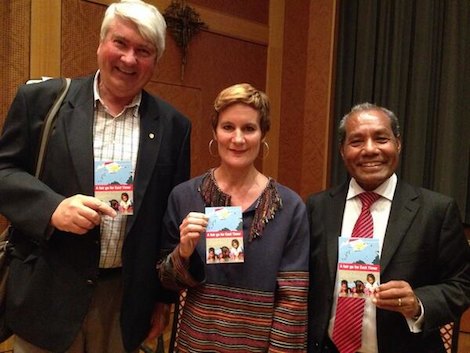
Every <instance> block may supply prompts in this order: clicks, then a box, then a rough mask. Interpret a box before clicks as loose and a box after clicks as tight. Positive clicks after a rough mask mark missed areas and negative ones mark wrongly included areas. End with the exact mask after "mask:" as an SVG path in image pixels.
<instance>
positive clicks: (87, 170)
mask: <svg viewBox="0 0 470 353" xmlns="http://www.w3.org/2000/svg"><path fill="white" fill-rule="evenodd" d="M61 119H62V120H63V123H64V135H65V138H66V141H67V144H68V148H69V151H70V157H71V160H72V164H73V166H74V169H75V173H76V179H77V180H78V182H79V185H80V188H81V190H82V193H83V194H85V195H94V175H93V173H94V163H93V77H92V76H91V77H90V78H89V79H87V80H86V81H84V82H83V83H79V84H78V87H76V88H73V87H71V88H70V93H69V95H68V97H67V98H66V102H65V104H64V108H63V109H62V110H61Z"/></svg>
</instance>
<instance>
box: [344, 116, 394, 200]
mask: <svg viewBox="0 0 470 353" xmlns="http://www.w3.org/2000/svg"><path fill="white" fill-rule="evenodd" d="M345 130H346V136H345V140H344V142H343V144H342V145H341V149H340V151H341V156H342V157H343V161H344V164H345V166H346V169H347V170H348V172H349V174H350V175H351V176H352V177H353V178H354V179H356V181H357V182H358V184H359V185H360V186H361V187H362V188H363V189H364V190H367V191H370V190H374V189H375V188H377V187H378V186H379V185H381V184H382V183H383V182H384V181H385V180H387V179H388V178H389V177H390V176H391V175H392V174H393V173H394V172H395V170H396V168H397V165H398V159H399V155H400V150H401V142H400V139H399V138H398V137H395V136H394V134H393V131H392V127H391V123H390V119H389V118H388V117H387V116H386V115H385V114H384V113H383V112H381V111H379V110H368V111H361V112H358V113H356V114H353V115H351V116H350V117H349V118H348V119H347V120H346V122H345Z"/></svg>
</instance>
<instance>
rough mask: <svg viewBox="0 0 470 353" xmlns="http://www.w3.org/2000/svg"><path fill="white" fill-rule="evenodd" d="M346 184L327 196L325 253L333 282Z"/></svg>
mask: <svg viewBox="0 0 470 353" xmlns="http://www.w3.org/2000/svg"><path fill="white" fill-rule="evenodd" d="M347 187H348V184H347V183H346V184H343V185H341V186H340V187H338V188H336V189H333V190H331V191H330V193H329V196H330V198H331V202H327V204H326V205H325V206H326V219H325V222H326V230H325V231H326V232H327V244H326V246H327V254H328V271H329V274H330V278H331V279H332V282H333V283H334V281H335V278H336V270H337V263H338V238H339V236H340V235H341V227H342V223H343V213H344V207H345V203H346V192H347V190H348V189H347Z"/></svg>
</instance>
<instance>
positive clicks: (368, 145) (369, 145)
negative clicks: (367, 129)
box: [363, 139, 377, 153]
mask: <svg viewBox="0 0 470 353" xmlns="http://www.w3.org/2000/svg"><path fill="white" fill-rule="evenodd" d="M376 150H377V145H376V143H375V141H374V140H373V139H367V140H366V142H365V143H364V148H363V151H364V152H367V153H373V152H375V151H376Z"/></svg>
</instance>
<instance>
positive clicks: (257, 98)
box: [211, 83, 271, 137]
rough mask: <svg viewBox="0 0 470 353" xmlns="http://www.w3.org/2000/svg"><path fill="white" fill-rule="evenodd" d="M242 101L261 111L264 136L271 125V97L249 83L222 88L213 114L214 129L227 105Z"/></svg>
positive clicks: (260, 120)
mask: <svg viewBox="0 0 470 353" xmlns="http://www.w3.org/2000/svg"><path fill="white" fill-rule="evenodd" d="M236 103H242V104H246V105H248V106H250V107H252V108H253V109H255V110H257V111H258V112H259V122H260V129H261V133H262V135H263V137H264V135H266V133H267V132H268V131H269V128H270V127H271V118H270V115H269V114H270V103H269V98H268V96H267V95H266V93H264V92H263V91H259V90H257V89H256V88H254V87H253V86H252V85H250V84H249V83H239V84H236V85H233V86H230V87H227V88H225V89H224V90H222V91H221V92H220V93H219V94H218V96H217V98H216V99H215V101H214V111H215V112H214V114H213V116H212V120H211V123H212V129H213V130H214V131H215V130H216V128H217V124H218V123H219V115H220V113H221V112H222V111H223V110H224V109H226V108H227V107H229V106H231V105H233V104H236Z"/></svg>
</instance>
